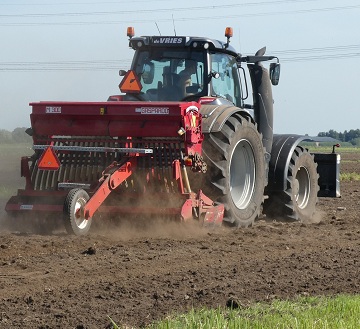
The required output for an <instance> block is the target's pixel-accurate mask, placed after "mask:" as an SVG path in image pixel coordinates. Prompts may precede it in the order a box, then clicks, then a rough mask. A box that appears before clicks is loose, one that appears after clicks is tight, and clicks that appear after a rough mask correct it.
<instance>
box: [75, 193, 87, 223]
mask: <svg viewBox="0 0 360 329" xmlns="http://www.w3.org/2000/svg"><path fill="white" fill-rule="evenodd" d="M85 204H86V200H85V199H84V198H79V199H77V200H76V203H75V207H74V218H75V224H76V226H77V227H78V228H79V229H84V228H85V227H86V225H87V224H88V220H86V219H85V217H83V215H82V212H81V211H78V210H79V209H80V208H83V207H84V206H85Z"/></svg>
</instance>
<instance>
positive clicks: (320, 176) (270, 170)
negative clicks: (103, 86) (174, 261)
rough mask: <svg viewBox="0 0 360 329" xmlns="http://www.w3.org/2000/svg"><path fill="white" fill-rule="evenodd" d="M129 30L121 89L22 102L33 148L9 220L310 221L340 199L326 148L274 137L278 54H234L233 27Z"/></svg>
mask: <svg viewBox="0 0 360 329" xmlns="http://www.w3.org/2000/svg"><path fill="white" fill-rule="evenodd" d="M127 36H128V40H129V47H130V48H132V49H133V50H134V51H135V53H134V57H133V61H132V64H131V67H130V69H129V70H128V71H125V70H120V71H119V74H120V76H122V80H121V82H120V85H119V88H120V91H121V93H120V94H119V95H112V96H110V97H109V98H108V100H107V101H102V102H49V101H46V102H35V103H30V105H31V106H32V113H31V114H30V121H31V128H29V129H28V131H27V132H28V134H29V135H31V136H32V139H33V149H34V154H33V155H32V156H28V157H22V159H21V175H22V176H23V177H24V178H25V188H23V189H19V190H18V193H17V195H15V196H13V197H11V198H10V200H9V201H8V203H7V204H6V211H7V212H8V214H9V215H11V217H14V220H16V217H22V218H25V219H26V218H30V217H36V218H42V219H44V221H43V224H42V225H45V226H46V225H48V223H50V221H52V220H54V219H59V220H60V221H62V222H63V224H64V226H65V229H66V231H67V232H68V233H69V234H75V235H85V234H87V233H88V232H89V229H90V227H91V223H92V221H93V219H95V218H96V219H97V220H99V221H100V220H102V217H103V216H106V217H107V216H108V217H112V218H115V219H116V220H121V218H124V217H125V216H132V215H133V216H136V217H137V218H147V216H148V215H155V216H158V215H161V216H167V217H169V218H173V217H175V218H178V219H179V220H181V221H185V222H186V221H189V220H197V221H199V223H200V224H202V225H220V224H226V225H230V226H235V227H248V226H251V225H253V224H254V222H255V220H256V219H257V218H260V217H262V216H272V217H274V218H282V219H290V220H301V221H305V220H311V219H312V218H313V217H314V214H315V211H316V204H317V201H318V197H339V196H340V186H339V167H340V156H339V154H337V153H335V152H334V149H333V152H332V153H328V154H321V153H310V152H309V151H308V150H307V149H306V148H305V147H303V146H302V144H301V142H302V141H304V140H306V139H308V137H307V136H300V135H294V134H274V132H273V116H274V110H273V103H274V102H273V96H272V85H274V86H276V85H277V84H278V82H279V78H280V63H279V59H278V58H277V57H276V56H267V55H265V50H266V49H265V48H262V49H260V50H259V51H257V52H256V54H255V55H253V56H243V55H241V54H239V53H237V52H236V51H235V49H234V48H233V47H232V46H231V45H230V38H231V37H232V28H226V30H225V37H226V39H225V40H224V41H219V40H214V39H210V38H205V37H189V36H141V37H136V36H135V33H134V29H133V28H132V27H130V28H128V29H127ZM266 62H269V63H270V64H269V68H268V69H267V68H266V67H264V66H263V63H266ZM249 81H250V82H249Z"/></svg>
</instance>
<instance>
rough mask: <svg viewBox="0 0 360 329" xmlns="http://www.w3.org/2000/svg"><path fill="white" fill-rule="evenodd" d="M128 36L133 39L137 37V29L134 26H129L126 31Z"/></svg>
mask: <svg viewBox="0 0 360 329" xmlns="http://www.w3.org/2000/svg"><path fill="white" fill-rule="evenodd" d="M126 35H127V36H128V37H129V39H131V38H132V37H133V36H134V35H135V29H134V27H133V26H129V27H128V28H127V30H126Z"/></svg>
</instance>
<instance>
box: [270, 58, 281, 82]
mask: <svg viewBox="0 0 360 329" xmlns="http://www.w3.org/2000/svg"><path fill="white" fill-rule="evenodd" d="M279 79H280V64H279V63H270V80H271V83H272V84H273V85H274V86H277V85H278V84H279Z"/></svg>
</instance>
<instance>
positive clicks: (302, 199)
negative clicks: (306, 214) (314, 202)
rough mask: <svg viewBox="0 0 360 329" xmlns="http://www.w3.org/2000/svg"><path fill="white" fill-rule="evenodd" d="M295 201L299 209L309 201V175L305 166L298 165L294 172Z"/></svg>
mask: <svg viewBox="0 0 360 329" xmlns="http://www.w3.org/2000/svg"><path fill="white" fill-rule="evenodd" d="M294 190H295V191H294V196H295V201H296V203H297V205H298V207H299V208H300V209H304V208H305V207H306V206H307V204H308V202H309V195H310V175H309V172H308V170H307V169H306V168H305V167H300V168H299V170H298V171H297V173H296V178H295V188H294Z"/></svg>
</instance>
